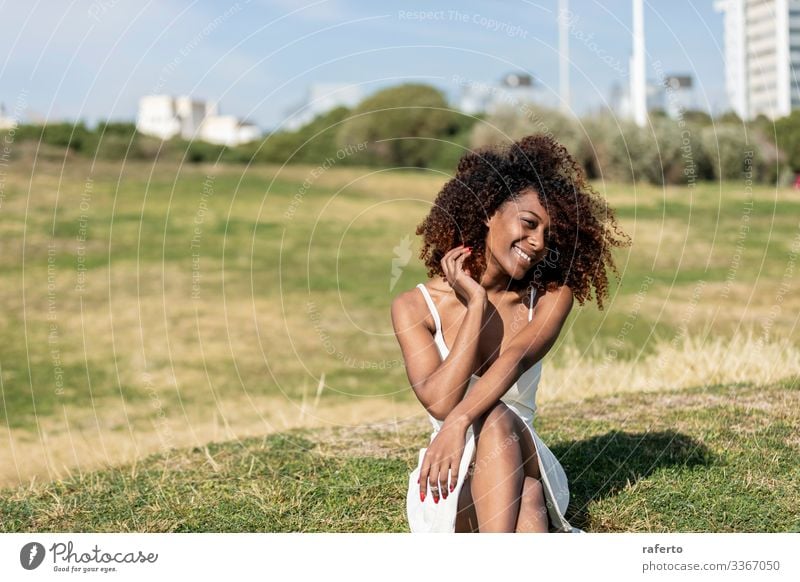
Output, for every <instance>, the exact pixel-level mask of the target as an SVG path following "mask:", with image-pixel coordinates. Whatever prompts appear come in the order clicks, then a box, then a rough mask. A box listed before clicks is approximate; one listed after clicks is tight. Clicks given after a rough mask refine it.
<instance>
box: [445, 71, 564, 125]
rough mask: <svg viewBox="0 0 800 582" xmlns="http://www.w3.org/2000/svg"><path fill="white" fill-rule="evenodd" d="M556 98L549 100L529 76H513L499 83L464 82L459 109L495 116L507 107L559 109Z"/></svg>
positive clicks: (522, 74) (524, 74) (517, 74)
mask: <svg viewBox="0 0 800 582" xmlns="http://www.w3.org/2000/svg"><path fill="white" fill-rule="evenodd" d="M555 97H556V96H555V95H550V96H548V95H547V93H546V92H545V90H544V89H543V88H541V87H539V86H537V84H536V82H535V80H534V78H533V76H532V75H530V74H528V73H509V74H507V75H505V76H504V77H503V78H502V79H501V80H500V82H499V83H483V82H475V81H466V80H465V81H463V83H462V84H461V95H460V96H459V102H458V108H459V109H460V110H461V111H463V112H464V113H468V114H470V115H474V114H476V113H489V114H492V113H495V112H496V111H497V110H499V109H500V108H502V107H503V106H504V105H512V106H516V105H519V104H522V103H534V104H538V105H542V106H545V107H551V108H553V107H557V106H558V103H557V102H556V98H555Z"/></svg>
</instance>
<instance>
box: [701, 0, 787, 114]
mask: <svg viewBox="0 0 800 582" xmlns="http://www.w3.org/2000/svg"><path fill="white" fill-rule="evenodd" d="M714 8H715V10H716V11H717V12H721V13H722V14H723V20H724V24H723V26H724V31H725V85H726V89H727V93H728V101H729V102H730V106H731V108H732V109H733V110H734V111H735V112H736V114H737V115H739V117H741V118H742V119H753V118H755V117H757V116H758V115H761V114H763V115H766V116H767V117H769V118H770V119H776V118H778V117H783V116H786V115H789V113H791V111H792V109H796V108H800V83H799V82H798V75H800V0H716V2H715V3H714Z"/></svg>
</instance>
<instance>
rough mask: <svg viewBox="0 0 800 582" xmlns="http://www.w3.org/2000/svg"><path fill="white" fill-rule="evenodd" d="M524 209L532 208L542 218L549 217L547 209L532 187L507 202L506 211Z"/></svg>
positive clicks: (520, 210) (515, 211)
mask: <svg viewBox="0 0 800 582" xmlns="http://www.w3.org/2000/svg"><path fill="white" fill-rule="evenodd" d="M524 210H530V211H531V212H533V213H534V214H538V215H539V216H541V217H542V218H547V217H548V214H547V209H546V208H545V207H544V206H542V203H541V201H540V200H539V195H538V194H537V193H536V191H535V190H532V189H528V190H524V191H523V192H521V193H520V194H519V196H517V197H516V198H511V199H509V200H508V201H507V202H506V204H505V211H506V212H514V213H517V212H522V211H524Z"/></svg>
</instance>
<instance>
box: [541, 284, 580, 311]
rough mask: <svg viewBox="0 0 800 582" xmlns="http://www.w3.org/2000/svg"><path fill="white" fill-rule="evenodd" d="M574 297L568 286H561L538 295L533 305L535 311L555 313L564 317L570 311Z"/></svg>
mask: <svg viewBox="0 0 800 582" xmlns="http://www.w3.org/2000/svg"><path fill="white" fill-rule="evenodd" d="M574 302H575V297H574V295H573V294H572V289H571V288H570V287H569V285H561V286H560V287H558V288H557V289H553V290H548V291H546V292H544V293H542V294H541V295H539V296H538V297H537V298H536V300H535V303H534V306H535V307H534V312H535V311H539V310H542V311H547V312H550V313H552V312H557V313H562V314H564V315H566V314H567V313H569V312H570V311H571V310H572V306H573V304H574Z"/></svg>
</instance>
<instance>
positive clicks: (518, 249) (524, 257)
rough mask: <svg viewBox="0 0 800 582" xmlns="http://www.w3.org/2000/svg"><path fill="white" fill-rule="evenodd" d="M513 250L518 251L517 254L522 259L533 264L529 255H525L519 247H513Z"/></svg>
mask: <svg viewBox="0 0 800 582" xmlns="http://www.w3.org/2000/svg"><path fill="white" fill-rule="evenodd" d="M513 248H514V250H515V251H517V254H518V255H519V256H520V257H522V258H523V259H525V260H526V261H528V262H529V263H530V262H531V258H530V257H529V256H528V255H526V254H525V253H523V252H522V250H521V249H520V248H519V247H513Z"/></svg>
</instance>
